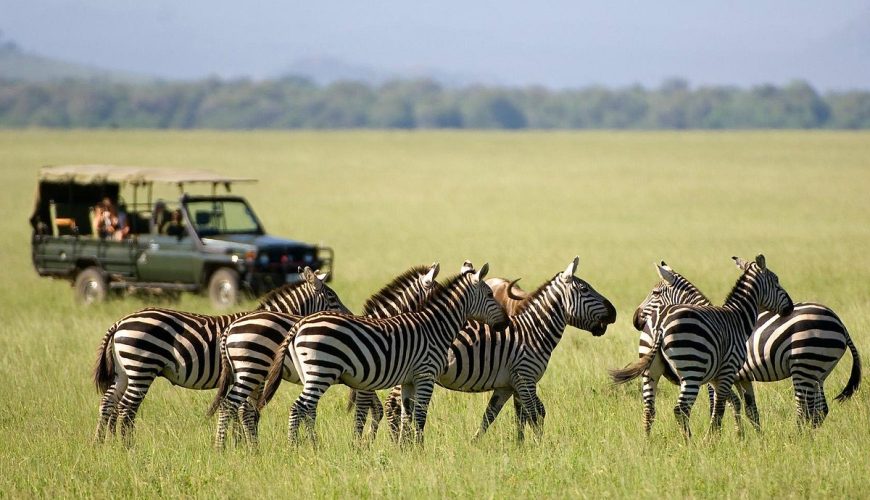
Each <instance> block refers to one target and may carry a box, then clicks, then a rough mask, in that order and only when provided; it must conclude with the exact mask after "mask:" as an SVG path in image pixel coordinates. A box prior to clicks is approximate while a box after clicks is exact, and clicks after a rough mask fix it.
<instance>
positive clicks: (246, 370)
mask: <svg viewBox="0 0 870 500" xmlns="http://www.w3.org/2000/svg"><path fill="white" fill-rule="evenodd" d="M435 273H437V270H436V266H435V265H433V266H432V267H426V266H418V267H414V268H412V269H410V270H408V271H407V272H405V273H403V274H402V275H400V276H398V277H397V278H395V279H394V280H393V281H392V282H391V283H389V284H388V285H387V286H385V287H384V288H383V289H382V290H381V291H379V292H378V293H376V294H375V295H373V296H372V297H371V298H370V299H369V300H368V301H367V302H366V304H365V307H364V311H365V314H366V315H369V316H372V317H387V316H391V315H394V314H397V313H398V312H401V311H403V310H407V311H411V310H414V309H415V308H416V307H419V305H420V304H421V303H422V302H423V301H425V299H426V298H427V297H428V295H429V293H430V291H431V290H432V289H433V288H434V285H436V284H437V283H435V282H434V280H433V279H432V276H434V275H435ZM344 312H348V313H349V311H347V310H346V309H345V310H344ZM305 315H307V314H305ZM302 317H303V316H298V315H296V316H291V315H286V314H282V313H278V312H268V311H261V312H256V313H252V314H249V315H246V316H244V317H242V318H240V319H238V320H236V321H234V322H233V323H232V324H231V325H230V326H229V327H228V328H227V329H226V330H225V331H224V333H223V335H222V337H221V345H222V349H221V350H222V353H223V356H222V357H223V363H224V373H225V374H226V375H225V378H223V379H222V381H221V384H220V387H219V388H218V393H217V395H216V396H215V400H214V402H213V403H212V408H211V410H210V411H212V412H213V411H214V410H215V409H217V408H220V412H219V418H218V429H217V433H216V437H215V446H216V447H217V448H219V449H220V448H223V446H224V441H225V438H226V430H227V423H228V421H229V420H230V419H233V418H237V419H238V420H239V421H241V423H242V426H243V429H244V431H245V438H246V439H247V440H248V442H249V443H251V444H252V445H254V446H256V445H257V422H258V419H259V412H256V413H254V414H251V412H249V411H248V410H249V408H248V405H246V404H245V403H246V402H247V401H256V400H257V399H258V398H259V396H260V392H261V390H262V386H263V382H264V380H265V378H266V375H267V374H268V372H269V365H271V363H272V359H273V358H274V357H275V354H276V353H277V352H278V349H279V347H280V345H281V343H282V342H284V340H285V339H286V338H287V336H288V334H289V332H290V329H291V328H292V327H293V325H295V324H296V323H297V322H298V321H299V320H300V319H301V318H302ZM281 376H282V379H283V380H286V381H288V382H291V383H294V384H301V380H300V378H299V375H298V374H297V372H296V369H295V367H294V366H293V362H292V359H291V358H290V357H289V356H287V357H286V359H285V363H284V369H283V372H282V374H281ZM356 401H357V408H358V411H359V412H362V416H361V417H360V416H358V418H357V425H356V427H355V430H356V431H357V434H358V435H360V434H362V424H364V422H365V415H366V414H367V413H368V412H371V413H372V418H373V422H372V432H373V435H374V434H375V433H376V432H377V423H378V422H379V421H380V419H381V418H382V417H383V409H382V407H381V404H380V401H379V400H378V399H377V395H376V394H375V393H373V392H368V391H367V392H365V393H363V394H360V395H358V396H357V400H356ZM360 420H362V424H360V423H359V421H360Z"/></svg>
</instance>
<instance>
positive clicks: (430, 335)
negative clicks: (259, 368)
mask: <svg viewBox="0 0 870 500" xmlns="http://www.w3.org/2000/svg"><path fill="white" fill-rule="evenodd" d="M488 267H489V266H488V265H484V266H483V268H482V269H481V270H480V271H479V272H478V273H474V272H465V273H463V274H460V275H458V276H456V277H454V278H452V279H451V280H449V281H448V283H447V284H445V285H444V287H443V288H441V289H440V290H438V291H437V292H436V293H434V294H433V296H432V298H430V299H429V301H427V302H426V304H425V305H424V306H423V307H422V308H421V310H420V311H419V312H415V313H408V314H402V315H399V316H395V317H390V318H384V319H371V318H361V317H353V316H348V315H341V314H332V313H321V314H317V315H314V316H309V317H307V318H304V319H303V320H302V321H300V322H299V323H297V325H296V327H295V328H294V331H293V333H291V335H292V336H293V337H292V341H290V340H289V339H288V341H287V342H285V346H287V347H290V346H292V347H291V348H290V349H289V351H290V354H291V356H292V359H293V364H294V366H295V367H296V370H297V372H298V373H300V374H301V375H302V378H303V389H302V394H301V395H300V396H299V398H297V400H296V402H295V403H294V404H293V406H292V408H291V412H290V419H289V420H290V422H289V436H288V437H289V439H290V441H291V442H294V443H295V442H296V441H297V439H298V427H299V424H300V419H303V420H304V421H305V423H306V427H307V428H308V431H309V436H310V437H311V440H312V441H315V435H314V421H315V418H316V411H317V403H318V402H319V400H320V398H321V396H322V395H323V394H324V392H326V390H327V389H328V388H329V387H330V386H332V385H333V384H335V383H337V382H341V383H343V384H345V385H348V386H350V387H352V388H355V389H358V390H369V391H374V390H377V389H386V388H390V387H393V386H395V385H397V384H401V385H402V402H403V407H404V409H405V411H404V412H403V433H402V434H406V433H405V432H404V431H405V430H406V429H405V428H406V427H408V426H409V425H410V415H411V413H412V406H413V414H414V422H415V424H416V430H417V432H416V439H417V442H418V443H422V441H423V429H424V427H425V423H426V412H427V409H428V403H429V399H430V398H431V395H432V390H433V387H434V383H435V376H436V375H437V374H438V373H440V372H441V371H442V370H443V368H444V366H445V364H446V356H445V353H446V352H447V347H448V346H449V345H450V343H451V342H452V341H453V339H454V338H455V337H456V335H457V333H458V332H459V328H460V326H461V325H462V324H464V323H465V321H467V320H468V319H472V318H480V319H482V320H484V321H486V322H489V323H496V324H497V326H499V325H500V326H502V327H504V326H506V323H507V316H506V315H505V314H504V311H503V310H502V309H501V307H499V306H498V304H497V303H496V302H495V300H494V299H493V297H492V290H491V289H490V288H489V287H488V286H487V285H486V283H484V282H483V281H482V278H483V277H484V276H485V274H486V271H487V270H488ZM284 356H285V353H284V352H279V353H278V354H277V355H276V357H275V360H274V361H273V363H272V367H271V369H270V372H269V376H268V379H267V386H266V389H265V391H264V394H263V395H262V396H261V398H260V402H261V404H262V403H263V402H264V401H265V399H266V398H267V397H268V396H269V395H270V394H273V393H274V390H275V388H276V387H277V384H279V383H280V380H281V378H280V374H281V372H282V371H283V364H284ZM407 431H408V432H410V429H409V428H408V429H407Z"/></svg>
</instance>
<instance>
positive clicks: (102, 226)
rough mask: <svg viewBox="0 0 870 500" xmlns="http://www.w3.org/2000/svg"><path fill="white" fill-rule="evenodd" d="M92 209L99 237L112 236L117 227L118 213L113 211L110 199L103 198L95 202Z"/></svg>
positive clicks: (113, 207)
mask: <svg viewBox="0 0 870 500" xmlns="http://www.w3.org/2000/svg"><path fill="white" fill-rule="evenodd" d="M94 209H95V210H94V218H95V219H96V224H95V225H96V227H97V234H98V235H99V237H100V238H114V234H115V230H116V229H117V228H118V214H117V213H116V212H115V206H114V205H113V204H112V200H111V199H109V198H103V201H101V202H100V203H97V205H96V206H95V207H94Z"/></svg>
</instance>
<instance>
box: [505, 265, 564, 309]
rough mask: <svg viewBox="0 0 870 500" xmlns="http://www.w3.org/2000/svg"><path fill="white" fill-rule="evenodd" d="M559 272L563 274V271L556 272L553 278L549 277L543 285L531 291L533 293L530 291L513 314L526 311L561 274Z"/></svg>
mask: <svg viewBox="0 0 870 500" xmlns="http://www.w3.org/2000/svg"><path fill="white" fill-rule="evenodd" d="M559 274H561V273H556V274H554V275H553V277H552V278H550V279H548V280H547V281H545V282H543V283H541V286H539V287H538V288H536V289H535V291H534V292H531V293H529V294H528V295H526V298H525V299H524V300H523V301H522V302H520V303H519V305H517V308H516V310H515V311H514V314H513V315H514V316H519V315H520V314H522V313H524V312H526V309H528V308H529V305H530V304H531V303H532V302H534V301H535V299H536V298H537V297H538V296H539V295H541V294H542V293H543V291H544V289H546V288H547V287H549V286H550V284H551V283H552V282H553V280H554V279H556V277H557V276H559Z"/></svg>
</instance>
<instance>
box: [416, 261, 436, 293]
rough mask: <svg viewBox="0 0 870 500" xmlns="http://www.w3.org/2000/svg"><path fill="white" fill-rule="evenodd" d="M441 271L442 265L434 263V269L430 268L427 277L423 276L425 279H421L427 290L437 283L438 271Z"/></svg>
mask: <svg viewBox="0 0 870 500" xmlns="http://www.w3.org/2000/svg"><path fill="white" fill-rule="evenodd" d="M440 270H441V265H440V264H438V263H437V262H433V263H432V267H430V268H429V272H427V273H426V274H425V275H423V278H422V279H421V282H422V283H423V286H424V287H426V288H429V287H431V286H432V283H434V282H435V276H438V271H440Z"/></svg>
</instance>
